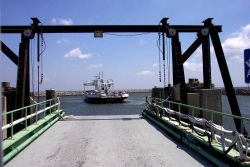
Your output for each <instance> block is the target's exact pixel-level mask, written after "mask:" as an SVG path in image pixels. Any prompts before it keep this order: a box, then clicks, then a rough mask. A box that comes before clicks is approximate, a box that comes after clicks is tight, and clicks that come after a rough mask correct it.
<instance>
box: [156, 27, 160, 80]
mask: <svg viewBox="0 0 250 167" xmlns="http://www.w3.org/2000/svg"><path fill="white" fill-rule="evenodd" d="M158 35H159V37H158V41H157V46H158V49H159V81H160V82H161V48H160V45H161V34H160V32H159V33H158Z"/></svg>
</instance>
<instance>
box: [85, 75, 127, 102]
mask: <svg viewBox="0 0 250 167" xmlns="http://www.w3.org/2000/svg"><path fill="white" fill-rule="evenodd" d="M83 85H84V92H83V95H84V97H85V99H84V100H85V101H86V102H89V103H122V102H124V100H125V99H127V98H128V97H129V94H128V93H126V92H125V91H114V90H112V87H113V86H114V82H113V80H112V79H109V80H104V79H103V74H102V77H101V75H100V73H99V75H98V76H95V79H94V80H92V82H86V83H84V84H83ZM86 86H92V87H93V86H94V89H92V90H85V87H86Z"/></svg>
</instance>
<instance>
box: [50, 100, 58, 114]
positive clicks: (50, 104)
mask: <svg viewBox="0 0 250 167" xmlns="http://www.w3.org/2000/svg"><path fill="white" fill-rule="evenodd" d="M55 104H56V103H55ZM49 107H50V108H49V113H50V114H51V100H50V101H49Z"/></svg>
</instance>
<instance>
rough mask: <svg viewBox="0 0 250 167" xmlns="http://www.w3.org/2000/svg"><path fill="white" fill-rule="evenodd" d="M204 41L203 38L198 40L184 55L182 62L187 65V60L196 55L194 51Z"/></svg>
mask: <svg viewBox="0 0 250 167" xmlns="http://www.w3.org/2000/svg"><path fill="white" fill-rule="evenodd" d="M201 42H202V40H201V38H200V37H199V38H197V39H196V40H195V41H194V42H193V43H192V45H191V46H190V47H189V48H188V49H187V50H186V51H185V52H184V53H183V55H182V58H181V62H182V63H185V62H186V61H187V59H188V58H189V57H190V56H191V55H192V54H193V53H194V51H195V50H196V49H197V48H198V47H199V46H200V44H201Z"/></svg>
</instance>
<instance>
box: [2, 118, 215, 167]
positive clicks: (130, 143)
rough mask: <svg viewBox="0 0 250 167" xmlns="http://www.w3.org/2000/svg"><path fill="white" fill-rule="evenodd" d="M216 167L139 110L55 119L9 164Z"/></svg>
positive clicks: (23, 166) (13, 166)
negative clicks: (157, 125)
mask: <svg viewBox="0 0 250 167" xmlns="http://www.w3.org/2000/svg"><path fill="white" fill-rule="evenodd" d="M17 166H19V167H34V166H36V167H83V166H86V167H99V166H100V167H106V166H107V167H110V166H116V167H119V166H121V167H123V166H144V167H149V166H152V167H156V166H157V167H159V166H162V167H163V166H185V167H189V166H190V167H191V166H192V167H194V166H212V165H211V164H210V163H209V162H208V161H206V160H205V159H203V158H202V157H200V156H198V155H197V154H196V153H194V152H192V151H191V150H190V149H188V148H187V147H185V146H184V145H182V144H180V143H178V142H175V141H173V140H172V139H171V138H170V137H168V136H167V135H164V133H163V132H161V131H160V130H159V129H157V128H156V127H154V126H153V125H152V124H150V123H149V122H147V121H146V120H144V119H141V118H140V117H139V116H138V115H114V116H113V115H110V116H78V117H70V118H68V119H66V120H65V121H59V122H57V123H56V124H55V125H54V126H53V127H51V128H50V129H49V130H48V131H47V132H45V133H44V134H43V135H42V136H41V137H39V138H38V139H37V140H36V141H34V142H33V143H32V144H31V145H29V146H28V147H27V148H26V149H25V150H23V151H22V152H21V153H20V154H19V155H17V156H16V157H15V158H14V159H12V160H11V161H10V162H9V163H7V164H6V167H17Z"/></svg>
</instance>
